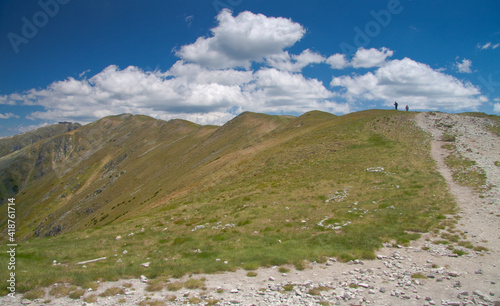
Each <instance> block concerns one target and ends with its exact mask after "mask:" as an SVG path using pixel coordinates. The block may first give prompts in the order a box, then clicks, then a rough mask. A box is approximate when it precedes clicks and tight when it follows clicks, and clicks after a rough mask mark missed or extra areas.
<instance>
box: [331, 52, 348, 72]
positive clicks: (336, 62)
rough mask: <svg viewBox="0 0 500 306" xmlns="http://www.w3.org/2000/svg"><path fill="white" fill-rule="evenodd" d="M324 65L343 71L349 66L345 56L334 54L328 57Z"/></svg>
mask: <svg viewBox="0 0 500 306" xmlns="http://www.w3.org/2000/svg"><path fill="white" fill-rule="evenodd" d="M326 63H327V64H328V65H330V67H331V68H332V69H344V68H346V67H347V66H348V65H349V62H348V61H347V59H346V58H345V54H340V53H336V54H334V55H332V56H330V57H329V58H328V59H327V60H326Z"/></svg>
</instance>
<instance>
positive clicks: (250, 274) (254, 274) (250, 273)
mask: <svg viewBox="0 0 500 306" xmlns="http://www.w3.org/2000/svg"><path fill="white" fill-rule="evenodd" d="M247 276H248V277H256V276H257V272H253V271H250V272H248V273H247Z"/></svg>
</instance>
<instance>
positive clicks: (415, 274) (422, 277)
mask: <svg viewBox="0 0 500 306" xmlns="http://www.w3.org/2000/svg"><path fill="white" fill-rule="evenodd" d="M411 278H413V279H427V276H425V275H423V274H422V273H414V274H412V275H411Z"/></svg>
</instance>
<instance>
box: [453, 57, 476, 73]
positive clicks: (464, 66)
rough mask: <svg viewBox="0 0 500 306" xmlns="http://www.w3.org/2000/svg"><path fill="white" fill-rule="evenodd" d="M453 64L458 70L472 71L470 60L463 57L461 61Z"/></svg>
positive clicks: (463, 71) (462, 71)
mask: <svg viewBox="0 0 500 306" xmlns="http://www.w3.org/2000/svg"><path fill="white" fill-rule="evenodd" d="M455 66H456V67H457V69H458V72H461V73H472V70H471V69H470V67H471V66H472V61H471V60H468V59H466V58H464V59H463V60H462V62H456V63H455Z"/></svg>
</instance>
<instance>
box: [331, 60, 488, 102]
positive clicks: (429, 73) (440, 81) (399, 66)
mask: <svg viewBox="0 0 500 306" xmlns="http://www.w3.org/2000/svg"><path fill="white" fill-rule="evenodd" d="M330 85H331V86H334V87H336V86H340V87H343V88H344V93H343V96H344V97H345V98H346V99H348V100H349V101H355V100H359V99H365V100H375V101H376V100H382V101H384V103H385V105H388V106H389V105H392V103H394V101H397V102H398V103H400V104H408V105H410V107H411V108H412V109H430V110H444V111H456V110H462V109H472V110H474V109H476V108H477V107H478V106H479V105H481V104H482V103H483V102H486V101H487V98H485V97H484V96H481V95H480V94H481V92H480V90H479V89H478V88H477V87H475V86H473V85H472V84H470V83H464V82H462V81H460V80H458V79H456V78H454V77H453V76H451V75H447V74H444V73H442V72H438V71H436V70H434V69H432V68H431V67H429V66H428V65H425V64H422V63H418V62H415V61H413V60H411V59H409V58H404V59H402V60H392V61H389V62H387V63H386V64H384V65H383V66H382V67H380V68H379V69H377V70H376V71H375V72H374V73H372V72H368V73H366V74H364V75H359V76H353V77H351V76H341V77H333V79H332V82H331V84H330Z"/></svg>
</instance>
